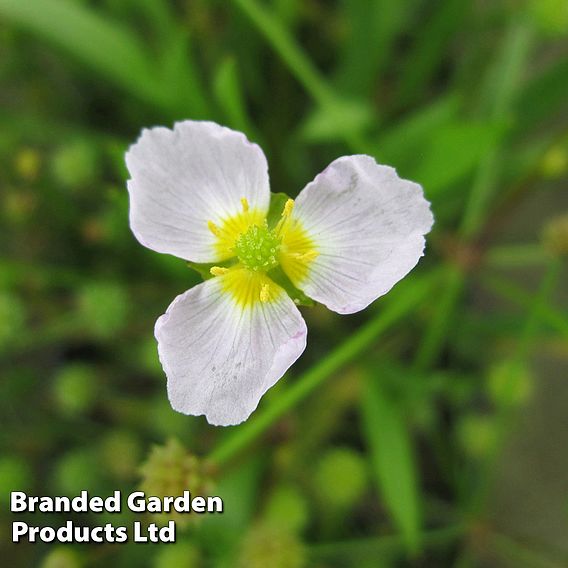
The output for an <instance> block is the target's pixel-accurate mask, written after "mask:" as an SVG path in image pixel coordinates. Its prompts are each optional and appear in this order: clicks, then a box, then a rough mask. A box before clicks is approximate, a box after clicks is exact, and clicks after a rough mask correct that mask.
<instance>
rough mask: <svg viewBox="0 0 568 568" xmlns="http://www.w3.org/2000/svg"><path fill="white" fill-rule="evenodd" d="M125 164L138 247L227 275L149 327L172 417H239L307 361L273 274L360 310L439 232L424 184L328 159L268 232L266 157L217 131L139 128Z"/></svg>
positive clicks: (362, 160) (300, 323) (191, 126)
mask: <svg viewBox="0 0 568 568" xmlns="http://www.w3.org/2000/svg"><path fill="white" fill-rule="evenodd" d="M126 163H127V166H128V170H129V172H130V176H131V179H130V180H129V181H128V190H129V193H130V225H131V228H132V231H133V232H134V234H135V236H136V238H137V239H138V240H139V241H140V243H141V244H143V245H144V246H146V247H148V248H150V249H152V250H155V251H157V252H162V253H169V254H173V255H175V256H178V257H180V258H183V259H185V260H189V261H192V262H196V263H215V264H219V265H221V266H215V267H213V268H212V269H211V273H212V274H213V275H214V278H211V279H209V280H206V281H205V282H203V283H202V284H199V285H198V286H195V287H194V288H192V289H191V290H188V291H187V292H185V293H184V294H181V295H180V296H178V297H177V298H176V299H175V300H174V301H173V302H172V304H171V305H170V306H169V308H168V309H167V311H166V313H165V314H164V315H162V316H161V317H160V318H159V319H158V321H157V322H156V327H155V335H156V338H157V340H158V351H159V356H160V361H161V363H162V366H163V368H164V370H165V373H166V375H167V378H168V396H169V399H170V402H171V404H172V407H173V408H174V409H175V410H177V411H179V412H183V413H185V414H193V415H201V414H204V415H205V416H206V417H207V420H208V421H209V422H210V423H211V424H217V425H230V424H238V423H240V422H242V421H243V420H246V419H247V418H248V417H249V416H250V414H251V413H252V412H253V411H254V409H255V408H256V406H257V405H258V402H259V400H260V398H261V397H262V395H263V394H264V393H265V392H266V391H267V390H268V389H269V388H270V387H271V386H273V385H274V384H275V383H276V381H278V379H280V377H282V375H283V374H284V373H285V372H286V370H287V369H288V368H289V367H290V365H292V363H294V361H295V360H296V359H297V358H298V357H299V356H300V355H301V353H302V352H303V351H304V348H305V346H306V334H307V330H306V324H305V322H304V320H303V318H302V316H301V314H300V312H299V311H298V308H297V307H296V305H295V304H294V302H293V301H292V300H291V299H290V297H289V296H288V294H287V293H286V292H285V291H284V289H283V288H282V287H281V286H280V285H279V284H277V283H276V282H275V281H274V280H273V278H272V276H273V274H275V273H278V272H280V273H285V275H286V276H287V277H288V278H289V279H290V281H291V282H292V283H293V284H294V285H295V286H296V287H297V288H298V289H300V290H302V291H303V292H304V293H305V294H306V295H307V296H309V297H310V298H312V299H314V300H316V301H318V302H321V303H323V304H325V305H326V306H327V307H328V308H330V309H331V310H333V311H335V312H338V313H340V314H350V313H354V312H357V311H359V310H362V309H363V308H365V307H366V306H368V305H369V304H370V303H371V302H372V301H373V300H375V299H376V298H378V297H379V296H382V295H383V294H385V293H386V292H388V291H389V290H390V289H391V288H392V287H393V285H394V284H396V282H398V281H399V280H400V279H401V278H402V277H404V276H405V275H406V274H407V273H408V272H409V271H410V270H411V269H412V268H413V267H414V266H415V265H416V263H417V262H418V260H419V258H420V257H421V256H422V254H423V250H424V236H423V235H424V234H426V233H427V232H428V231H429V230H430V228H431V226H432V222H433V218H432V214H431V212H430V209H429V204H428V202H427V201H426V200H425V199H424V196H423V193H422V188H421V187H420V186H419V185H417V184H415V183H413V182H410V181H406V180H402V179H400V178H399V177H398V176H397V174H396V172H395V170H394V169H393V168H390V167H387V166H380V165H377V163H376V162H375V161H374V160H373V158H371V157H369V156H364V155H357V156H346V157H342V158H339V159H337V160H335V161H334V162H332V163H331V164H330V165H329V166H328V167H327V168H326V169H325V170H324V171H323V172H322V173H320V174H319V175H318V176H317V177H316V178H315V179H314V181H312V182H311V183H309V184H308V185H307V186H306V187H305V188H304V189H303V190H302V192H301V193H300V194H299V196H298V198H297V199H296V201H295V202H294V201H293V200H291V199H290V200H288V202H287V203H286V205H285V207H284V210H283V212H282V216H281V217H280V220H279V221H278V222H277V223H276V224H275V226H268V225H267V223H266V215H267V212H268V207H269V201H270V190H269V183H268V167H267V163H266V158H265V156H264V154H263V152H262V150H261V149H260V148H259V147H258V146H257V145H256V144H252V143H250V142H249V141H248V140H247V139H246V137H245V136H244V135H243V134H241V133H239V132H235V131H233V130H230V129H228V128H224V127H222V126H219V125H217V124H215V123H212V122H197V121H190V120H188V121H185V122H180V123H177V124H176V125H175V127H174V129H173V130H170V129H167V128H162V127H157V128H152V129H149V130H144V131H143V132H142V135H141V136H140V138H139V140H138V141H137V142H136V143H135V144H134V145H133V146H132V147H131V148H130V149H129V150H128V152H127V154H126ZM275 268H276V270H274V269H275ZM280 269H282V270H280Z"/></svg>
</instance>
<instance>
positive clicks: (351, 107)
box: [301, 100, 373, 142]
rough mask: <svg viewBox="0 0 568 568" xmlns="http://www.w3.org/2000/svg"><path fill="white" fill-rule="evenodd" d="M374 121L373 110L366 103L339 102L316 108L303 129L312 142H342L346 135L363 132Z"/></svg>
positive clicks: (303, 132) (302, 132) (305, 136)
mask: <svg viewBox="0 0 568 568" xmlns="http://www.w3.org/2000/svg"><path fill="white" fill-rule="evenodd" d="M372 121H373V109H372V108H371V106H370V105H369V104H368V103H366V102H365V101H361V100H338V101H336V102H334V103H331V104H328V105H325V106H322V107H318V108H316V109H315V110H314V111H313V112H312V113H311V114H310V115H309V116H308V117H307V119H306V121H305V122H304V124H303V125H302V127H301V134H302V136H303V137H304V138H305V139H306V140H308V141H311V142H322V141H330V140H342V139H343V138H344V137H345V134H346V133H357V132H361V131H362V130H363V129H364V128H366V127H367V126H368V125H369V124H372Z"/></svg>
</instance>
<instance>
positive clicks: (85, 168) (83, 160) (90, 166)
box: [51, 140, 98, 188]
mask: <svg viewBox="0 0 568 568" xmlns="http://www.w3.org/2000/svg"><path fill="white" fill-rule="evenodd" d="M97 160H98V157H97V152H96V149H95V147H94V146H93V145H92V144H91V143H90V142H87V141H85V140H75V141H73V142H71V143H69V144H67V145H66V146H63V147H61V148H59V149H58V150H57V151H56V153H55V155H54V156H53V159H52V162H51V170H52V172H53V176H54V177H55V180H56V181H57V183H59V184H61V185H62V186H64V187H67V188H77V187H81V186H85V185H87V184H89V183H93V182H94V181H95V180H96V178H97V175H98V167H97Z"/></svg>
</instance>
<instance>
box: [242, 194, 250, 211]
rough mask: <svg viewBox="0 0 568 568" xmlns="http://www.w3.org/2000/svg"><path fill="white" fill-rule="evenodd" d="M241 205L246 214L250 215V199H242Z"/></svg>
mask: <svg viewBox="0 0 568 568" xmlns="http://www.w3.org/2000/svg"><path fill="white" fill-rule="evenodd" d="M241 204H242V206H243V211H244V212H245V213H248V210H249V202H248V199H247V198H246V197H241Z"/></svg>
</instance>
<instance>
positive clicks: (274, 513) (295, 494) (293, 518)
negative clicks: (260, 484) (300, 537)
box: [263, 485, 310, 533]
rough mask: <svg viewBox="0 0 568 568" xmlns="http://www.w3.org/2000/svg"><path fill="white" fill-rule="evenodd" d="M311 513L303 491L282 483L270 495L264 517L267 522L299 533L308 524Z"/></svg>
mask: <svg viewBox="0 0 568 568" xmlns="http://www.w3.org/2000/svg"><path fill="white" fill-rule="evenodd" d="M309 515H310V513H309V507H308V504H307V502H306V499H305V497H304V496H303V495H302V493H301V492H300V491H299V490H298V489H296V488H295V487H294V486H292V485H281V486H279V487H277V488H276V489H275V491H274V492H273V493H272V495H271V496H270V498H269V500H268V503H267V505H266V509H265V511H264V515H263V519H264V520H265V522H266V523H267V524H271V525H273V526H278V527H281V528H282V529H284V530H287V531H289V532H292V533H294V532H295V533H299V532H301V531H302V530H303V529H304V528H305V527H306V525H307V524H308V521H309Z"/></svg>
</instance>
